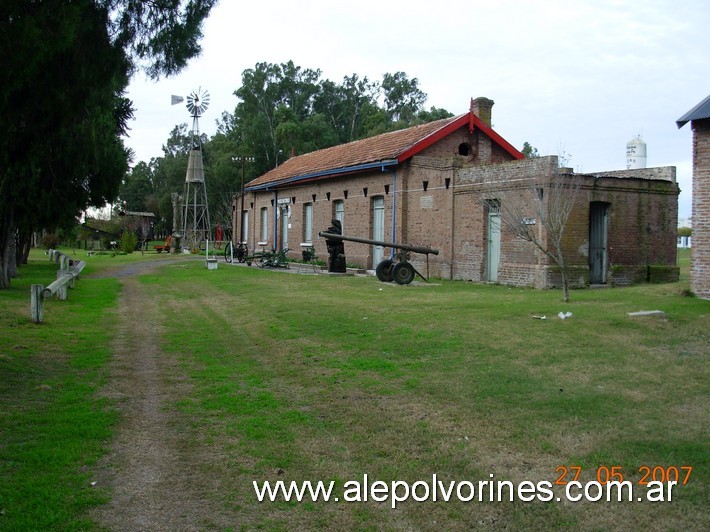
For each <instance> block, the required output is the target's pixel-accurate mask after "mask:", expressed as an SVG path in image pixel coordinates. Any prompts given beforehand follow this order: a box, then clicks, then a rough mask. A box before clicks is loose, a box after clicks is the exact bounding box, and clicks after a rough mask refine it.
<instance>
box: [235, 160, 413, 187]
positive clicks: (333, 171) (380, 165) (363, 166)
mask: <svg viewBox="0 0 710 532" xmlns="http://www.w3.org/2000/svg"><path fill="white" fill-rule="evenodd" d="M398 164H399V162H398V161H397V160H396V159H393V160H389V161H379V162H376V163H365V164H358V165H356V166H346V167H345V168H336V169H330V170H322V171H320V172H313V173H312V174H303V175H299V176H294V177H289V178H287V179H283V180H281V181H272V182H270V183H264V184H263V185H257V186H255V187H245V188H244V190H245V191H247V192H254V191H256V190H271V189H274V188H279V187H282V186H284V185H288V184H291V183H297V182H298V181H303V180H306V179H313V178H317V177H325V176H328V175H332V176H337V175H340V174H349V173H351V172H360V171H362V170H371V169H373V168H381V169H382V171H384V169H385V168H386V167H389V166H397V165H398Z"/></svg>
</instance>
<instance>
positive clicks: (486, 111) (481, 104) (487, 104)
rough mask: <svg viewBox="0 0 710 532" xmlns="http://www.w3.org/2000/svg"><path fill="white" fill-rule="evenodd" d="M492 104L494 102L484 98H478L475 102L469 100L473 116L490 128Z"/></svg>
mask: <svg viewBox="0 0 710 532" xmlns="http://www.w3.org/2000/svg"><path fill="white" fill-rule="evenodd" d="M494 103H495V102H494V101H493V100H490V99H488V98H486V97H485V96H479V97H478V98H476V99H475V100H474V99H471V111H473V114H475V115H476V116H477V117H478V118H480V119H481V120H483V122H485V123H486V124H487V125H489V126H490V125H491V110H492V109H493V104H494Z"/></svg>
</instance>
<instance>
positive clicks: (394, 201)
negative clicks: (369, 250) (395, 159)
mask: <svg viewBox="0 0 710 532" xmlns="http://www.w3.org/2000/svg"><path fill="white" fill-rule="evenodd" d="M382 171H383V172H387V170H385V167H384V166H383V167H382ZM390 171H391V172H392V181H393V182H392V240H391V242H392V243H393V244H396V243H397V240H396V236H397V229H396V228H397V219H396V216H395V215H396V213H397V170H396V167H395V169H394V170H390ZM390 260H394V248H390Z"/></svg>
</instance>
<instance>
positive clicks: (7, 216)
mask: <svg viewBox="0 0 710 532" xmlns="http://www.w3.org/2000/svg"><path fill="white" fill-rule="evenodd" d="M14 236H15V235H14V227H13V210H12V208H10V209H8V210H6V211H4V212H2V214H0V290H6V289H8V288H10V260H11V259H10V242H11V241H12V240H13V239H14Z"/></svg>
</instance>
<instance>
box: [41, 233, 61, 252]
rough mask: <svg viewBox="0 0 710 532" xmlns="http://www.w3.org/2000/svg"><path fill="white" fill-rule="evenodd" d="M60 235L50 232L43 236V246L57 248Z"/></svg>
mask: <svg viewBox="0 0 710 532" xmlns="http://www.w3.org/2000/svg"><path fill="white" fill-rule="evenodd" d="M58 245H59V237H58V236H57V235H56V234H55V233H48V234H46V235H44V236H43V237H42V247H43V248H45V249H57V246H58Z"/></svg>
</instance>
